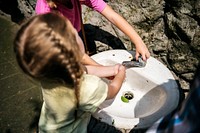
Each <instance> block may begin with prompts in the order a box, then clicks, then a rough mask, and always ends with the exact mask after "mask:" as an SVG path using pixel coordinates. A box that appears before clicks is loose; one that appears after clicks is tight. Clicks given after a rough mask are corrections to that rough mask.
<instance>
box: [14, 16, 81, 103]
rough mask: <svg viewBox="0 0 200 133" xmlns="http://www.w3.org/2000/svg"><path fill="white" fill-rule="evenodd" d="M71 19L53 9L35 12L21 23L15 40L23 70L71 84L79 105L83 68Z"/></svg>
mask: <svg viewBox="0 0 200 133" xmlns="http://www.w3.org/2000/svg"><path fill="white" fill-rule="evenodd" d="M52 20H54V21H52ZM69 23H70V22H69V21H68V20H66V19H64V17H62V16H59V15H57V14H53V13H48V14H45V15H38V16H35V17H33V18H32V19H30V21H28V22H27V23H26V24H24V25H22V28H21V30H20V31H19V32H18V34H17V36H16V38H15V41H14V43H15V52H16V55H17V60H18V63H19V65H20V66H21V67H22V69H23V71H24V72H26V73H27V74H29V75H30V76H32V77H34V78H37V79H40V78H50V79H52V78H56V79H61V80H63V81H64V82H65V83H66V84H68V85H72V86H73V87H74V89H75V95H76V98H77V106H78V104H79V87H80V81H81V77H82V74H83V69H82V67H81V64H80V59H81V54H79V52H78V53H77V51H80V49H79V47H78V44H77V42H76V37H75V34H74V33H73V32H72V26H71V27H70V26H69ZM66 31H67V32H66ZM76 53H77V54H76Z"/></svg>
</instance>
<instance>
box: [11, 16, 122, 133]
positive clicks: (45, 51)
mask: <svg viewBox="0 0 200 133" xmlns="http://www.w3.org/2000/svg"><path fill="white" fill-rule="evenodd" d="M78 40H80V38H79V36H78V34H77V31H76V30H75V29H74V28H73V26H72V24H71V23H70V21H69V20H67V19H66V18H65V17H63V16H61V15H58V14H54V13H46V14H42V15H36V16H34V17H33V18H31V19H30V20H28V21H27V22H26V23H25V24H23V25H22V26H21V28H20V30H19V31H18V33H17V35H16V38H15V40H14V50H15V53H16V57H17V61H18V63H19V65H20V67H21V68H22V70H23V71H24V72H25V73H26V74H28V75H29V76H31V77H33V78H34V79H36V80H38V81H40V83H41V87H42V94H43V99H44V102H43V106H42V109H41V115H40V120H39V132H40V133H43V132H44V133H47V132H51V133H55V132H56V133H61V132H70V133H71V132H73V133H86V132H87V124H88V122H89V121H90V117H91V113H92V112H94V111H95V110H96V109H97V107H98V106H99V105H100V104H101V103H102V102H103V101H104V100H106V99H111V98H114V97H115V96H116V94H117V93H118V91H119V89H120V87H121V85H122V82H123V80H124V77H125V68H124V66H121V65H114V66H109V67H105V66H98V70H97V69H96V71H94V70H95V68H96V66H89V67H88V66H86V67H85V66H82V64H81V63H80V61H81V58H82V56H83V53H82V52H80V51H81V50H80V48H79V44H78V43H79V41H78ZM98 71H101V73H100V74H99V73H97V72H98ZM87 73H92V74H97V75H100V76H102V77H107V76H114V79H113V80H112V81H111V83H110V84H107V83H105V82H104V81H103V80H102V79H101V78H99V77H97V76H94V75H91V74H87Z"/></svg>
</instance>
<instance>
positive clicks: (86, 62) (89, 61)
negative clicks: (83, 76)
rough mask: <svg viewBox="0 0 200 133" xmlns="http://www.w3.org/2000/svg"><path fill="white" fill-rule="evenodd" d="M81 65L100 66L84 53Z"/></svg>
mask: <svg viewBox="0 0 200 133" xmlns="http://www.w3.org/2000/svg"><path fill="white" fill-rule="evenodd" d="M81 63H82V64H83V65H95V66H102V65H101V64H99V63H97V62H96V61H95V60H93V59H92V58H91V57H90V56H89V55H87V54H86V53H84V54H83V57H82V60H81Z"/></svg>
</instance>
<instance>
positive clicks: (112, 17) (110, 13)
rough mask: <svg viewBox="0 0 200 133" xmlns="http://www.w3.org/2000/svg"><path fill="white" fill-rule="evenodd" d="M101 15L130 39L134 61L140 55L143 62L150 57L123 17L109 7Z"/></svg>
mask: <svg viewBox="0 0 200 133" xmlns="http://www.w3.org/2000/svg"><path fill="white" fill-rule="evenodd" d="M101 14H102V15H103V16H105V17H106V18H107V19H108V20H109V21H110V22H111V23H113V24H114V25H115V26H117V27H118V28H119V29H120V30H121V31H122V32H123V33H124V34H126V35H127V36H128V37H130V39H131V41H132V42H133V43H134V44H135V48H136V59H138V56H139V55H140V54H141V55H142V58H143V60H147V59H148V58H149V57H150V53H149V51H148V49H147V47H146V45H145V44H144V42H143V41H142V39H141V38H140V36H139V35H138V34H137V33H136V31H135V30H134V29H133V27H132V26H131V25H130V24H129V23H128V22H127V21H126V20H125V19H124V18H123V17H121V16H120V15H119V14H117V13H116V12H115V11H114V10H113V9H112V8H111V7H110V6H109V5H106V7H105V9H104V10H103V11H102V12H101Z"/></svg>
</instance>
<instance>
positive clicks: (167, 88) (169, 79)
mask: <svg viewBox="0 0 200 133" xmlns="http://www.w3.org/2000/svg"><path fill="white" fill-rule="evenodd" d="M134 56H135V55H134V51H127V50H109V51H104V52H101V53H98V54H95V55H93V56H91V57H92V58H93V59H94V60H96V61H97V62H98V63H100V64H103V65H114V64H117V63H120V64H121V63H122V62H123V61H130V60H131V59H133V57H134ZM104 80H105V81H106V82H110V81H109V80H108V79H104ZM124 97H125V98H124ZM124 99H125V100H124ZM178 101H179V90H178V86H177V84H176V81H175V79H174V77H173V75H172V73H171V72H170V71H169V69H168V68H167V67H166V66H165V65H163V64H162V63H161V62H159V61H158V60H157V59H155V58H153V57H150V58H149V59H148V60H147V63H146V66H145V67H132V68H128V69H126V78H125V81H124V82H123V84H122V87H121V89H120V91H119V93H118V94H117V96H116V97H115V98H114V99H111V100H106V101H105V102H103V103H102V104H101V105H100V106H99V108H98V109H97V111H96V112H95V113H93V116H94V117H95V118H97V119H99V120H101V121H103V122H105V123H107V124H109V125H113V126H115V127H116V128H118V129H123V130H124V129H125V130H130V129H142V128H148V127H150V126H151V125H152V124H153V123H154V122H156V121H157V120H158V119H159V118H161V117H162V116H165V115H167V114H168V113H169V112H171V111H172V110H174V109H175V108H176V107H177V105H178Z"/></svg>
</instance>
